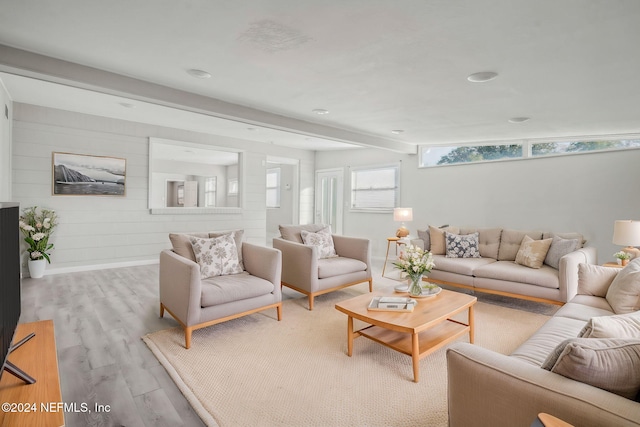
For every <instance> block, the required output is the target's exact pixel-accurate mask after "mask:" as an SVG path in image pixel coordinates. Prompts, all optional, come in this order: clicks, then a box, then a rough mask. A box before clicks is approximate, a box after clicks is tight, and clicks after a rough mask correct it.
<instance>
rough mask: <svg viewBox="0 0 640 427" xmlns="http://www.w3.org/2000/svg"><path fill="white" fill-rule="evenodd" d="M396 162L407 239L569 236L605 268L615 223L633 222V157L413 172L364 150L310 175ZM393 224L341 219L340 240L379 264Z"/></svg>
mask: <svg viewBox="0 0 640 427" xmlns="http://www.w3.org/2000/svg"><path fill="white" fill-rule="evenodd" d="M393 161H401V162H402V168H401V170H402V172H401V188H402V193H401V204H402V205H403V206H408V207H413V218H414V221H413V222H411V223H408V224H407V226H408V227H409V229H410V231H411V234H412V235H414V236H415V235H416V230H417V229H423V228H426V226H427V225H438V226H439V225H442V224H452V225H460V226H479V227H491V226H500V227H503V228H514V229H523V230H524V229H528V230H534V229H535V230H542V231H547V230H548V231H556V232H564V231H577V232H580V233H582V234H583V235H585V236H586V238H587V240H588V242H587V245H590V246H595V247H596V248H597V249H598V259H599V261H600V262H605V261H613V257H612V254H613V253H614V252H615V251H617V250H619V249H620V248H619V247H617V246H614V245H613V244H612V243H611V239H612V236H613V223H614V221H615V220H616V219H640V197H638V183H640V168H639V167H638V165H639V164H640V150H627V151H618V152H608V153H590V154H582V155H575V156H564V157H554V158H546V159H535V160H520V161H509V162H499V163H484V164H475V165H460V166H448V167H439V168H426V169H420V168H418V167H417V165H418V159H417V156H415V155H402V154H393V153H389V152H385V151H380V150H375V149H366V150H362V149H359V150H349V151H340V152H339V153H322V152H319V153H318V154H317V156H316V168H317V169H322V168H329V167H336V166H338V167H340V166H341V167H345V170H346V171H347V174H345V177H346V178H347V179H346V180H345V181H346V182H345V198H346V201H347V202H348V198H349V197H350V195H349V178H350V176H349V173H348V167H349V166H361V165H375V164H388V163H389V162H393ZM398 226H399V224H397V223H395V222H394V221H393V215H392V214H391V213H387V214H369V213H356V212H349V210H348V209H346V211H345V218H344V234H345V235H354V236H365V237H369V238H371V239H372V243H373V255H374V256H377V257H384V253H385V250H386V245H387V241H386V238H387V237H389V236H393V235H394V234H395V230H396V229H397V228H398Z"/></svg>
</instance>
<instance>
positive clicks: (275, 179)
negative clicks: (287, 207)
mask: <svg viewBox="0 0 640 427" xmlns="http://www.w3.org/2000/svg"><path fill="white" fill-rule="evenodd" d="M267 207H268V208H279V207H280V168H271V169H267Z"/></svg>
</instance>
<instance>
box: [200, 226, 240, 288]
mask: <svg viewBox="0 0 640 427" xmlns="http://www.w3.org/2000/svg"><path fill="white" fill-rule="evenodd" d="M189 240H190V241H191V246H192V247H193V253H194V254H195V256H196V262H197V263H198V265H199V266H200V278H202V279H206V278H208V277H213V276H222V275H226V274H238V273H242V271H243V268H242V265H241V263H240V260H239V259H238V248H237V247H236V242H235V240H233V237H231V235H230V234H223V235H222V236H219V237H214V238H212V239H203V238H200V237H194V236H191V237H189Z"/></svg>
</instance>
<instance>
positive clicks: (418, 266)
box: [393, 245, 436, 295]
mask: <svg viewBox="0 0 640 427" xmlns="http://www.w3.org/2000/svg"><path fill="white" fill-rule="evenodd" d="M435 265H436V264H435V263H434V262H433V255H432V254H431V252H429V251H425V250H424V249H422V248H420V247H419V246H414V245H409V246H407V247H406V248H405V249H404V250H403V251H402V252H400V256H399V257H398V261H396V262H394V263H393V266H394V267H395V268H397V269H398V270H401V271H404V272H405V273H407V275H408V276H409V278H410V279H411V283H410V284H409V294H411V295H420V294H421V293H422V284H421V281H422V276H423V275H424V274H425V273H429V272H431V269H432V268H433V267H435Z"/></svg>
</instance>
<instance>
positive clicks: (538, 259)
mask: <svg viewBox="0 0 640 427" xmlns="http://www.w3.org/2000/svg"><path fill="white" fill-rule="evenodd" d="M552 240H553V239H544V240H533V239H532V238H531V237H529V236H524V238H523V239H522V243H521V244H520V249H519V250H518V253H517V255H516V264H520V265H524V266H525V267H530V268H540V267H542V263H543V262H544V259H545V257H546V256H547V252H548V251H549V247H550V246H551V241H552Z"/></svg>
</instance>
